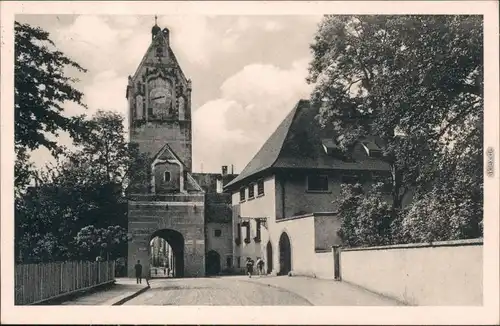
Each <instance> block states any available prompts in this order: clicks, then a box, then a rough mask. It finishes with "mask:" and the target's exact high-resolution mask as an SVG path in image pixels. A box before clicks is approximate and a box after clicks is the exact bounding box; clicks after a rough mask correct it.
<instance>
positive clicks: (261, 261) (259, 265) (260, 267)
mask: <svg viewBox="0 0 500 326" xmlns="http://www.w3.org/2000/svg"><path fill="white" fill-rule="evenodd" d="M257 268H258V270H259V275H262V274H263V272H264V259H262V258H260V257H259V259H257Z"/></svg>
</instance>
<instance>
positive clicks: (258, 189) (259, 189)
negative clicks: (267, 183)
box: [257, 180, 264, 196]
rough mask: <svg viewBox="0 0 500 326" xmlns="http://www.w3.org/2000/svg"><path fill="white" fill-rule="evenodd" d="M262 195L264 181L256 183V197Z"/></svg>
mask: <svg viewBox="0 0 500 326" xmlns="http://www.w3.org/2000/svg"><path fill="white" fill-rule="evenodd" d="M262 195H264V180H259V181H258V182H257V196H262Z"/></svg>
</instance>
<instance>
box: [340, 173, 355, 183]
mask: <svg viewBox="0 0 500 326" xmlns="http://www.w3.org/2000/svg"><path fill="white" fill-rule="evenodd" d="M341 181H342V183H347V184H356V183H359V175H357V174H355V173H349V172H346V173H344V174H343V175H342V178H341Z"/></svg>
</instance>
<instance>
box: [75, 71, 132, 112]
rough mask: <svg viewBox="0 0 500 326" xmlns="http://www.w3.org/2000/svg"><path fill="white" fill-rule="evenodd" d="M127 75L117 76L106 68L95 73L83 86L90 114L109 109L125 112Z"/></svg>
mask: <svg viewBox="0 0 500 326" xmlns="http://www.w3.org/2000/svg"><path fill="white" fill-rule="evenodd" d="M127 80H128V79H127V77H126V76H119V75H117V73H116V72H115V71H114V70H106V71H103V72H101V73H99V74H97V75H96V76H95V77H94V79H93V81H92V83H90V84H89V85H87V86H85V87H84V90H83V92H84V94H85V97H84V100H85V103H87V105H88V106H89V111H88V113H89V114H90V115H92V114H93V113H95V112H96V111H97V110H100V109H102V110H109V111H115V112H120V113H122V114H125V113H126V112H127V99H126V98H125V90H126V87H127Z"/></svg>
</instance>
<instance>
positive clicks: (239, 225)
mask: <svg viewBox="0 0 500 326" xmlns="http://www.w3.org/2000/svg"><path fill="white" fill-rule="evenodd" d="M234 242H235V243H236V245H238V246H239V245H240V244H241V224H240V223H238V224H237V225H236V239H234Z"/></svg>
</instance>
